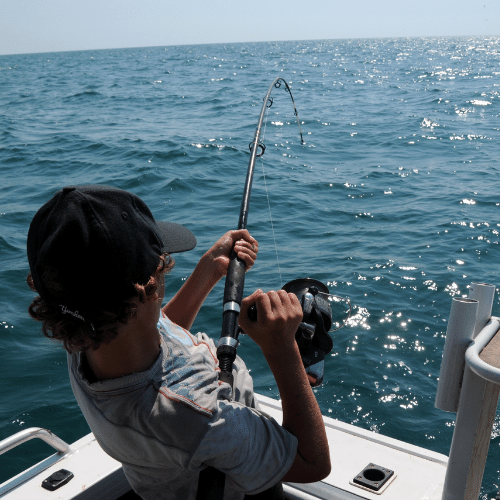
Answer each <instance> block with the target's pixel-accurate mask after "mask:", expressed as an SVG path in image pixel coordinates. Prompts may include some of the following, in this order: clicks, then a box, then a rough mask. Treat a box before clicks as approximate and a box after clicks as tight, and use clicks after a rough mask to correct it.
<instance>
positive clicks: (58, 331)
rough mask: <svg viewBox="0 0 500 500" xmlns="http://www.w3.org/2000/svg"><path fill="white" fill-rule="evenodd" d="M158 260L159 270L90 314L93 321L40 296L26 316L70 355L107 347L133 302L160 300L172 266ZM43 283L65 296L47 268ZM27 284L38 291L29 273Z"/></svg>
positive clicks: (130, 312)
mask: <svg viewBox="0 0 500 500" xmlns="http://www.w3.org/2000/svg"><path fill="white" fill-rule="evenodd" d="M159 260H160V262H159V265H158V268H157V269H156V271H155V272H154V273H153V274H152V275H151V277H150V278H149V281H148V282H147V283H146V284H145V285H138V284H136V285H134V286H133V287H130V293H129V294H128V295H129V296H128V297H126V298H125V299H124V300H123V301H121V302H120V303H118V304H115V305H114V306H113V305H111V306H106V309H103V310H100V311H99V312H98V313H95V314H92V318H86V317H84V316H82V315H81V314H79V313H78V311H75V312H73V311H69V310H68V309H66V308H65V307H64V306H63V305H61V304H49V303H46V302H45V301H44V300H43V299H42V297H40V296H37V297H35V299H34V300H33V302H32V303H31V304H30V306H29V307H28V312H29V315H30V316H31V317H32V318H33V319H34V320H36V321H40V322H41V323H42V332H43V334H44V335H45V336H46V337H48V338H50V339H54V340H58V341H60V342H62V344H63V347H64V349H66V351H68V352H69V353H71V352H75V351H85V350H87V349H97V348H98V347H99V346H100V345H101V343H105V344H107V343H108V342H110V341H111V340H113V339H114V338H115V337H116V336H117V335H118V325H119V324H120V323H121V324H125V323H127V322H128V321H129V319H131V318H133V317H134V316H135V315H136V313H137V300H136V299H138V300H139V301H140V302H142V303H145V302H146V301H155V300H158V299H159V293H158V292H159V289H160V287H162V286H164V276H165V274H166V273H168V272H169V271H170V270H171V269H172V268H173V267H174V264H175V261H174V259H173V258H172V257H171V256H170V255H169V254H163V255H160V256H159ZM42 280H43V281H44V283H45V284H49V286H50V288H51V291H52V292H53V293H54V294H55V295H59V296H61V297H64V290H63V287H62V285H61V283H60V281H59V280H58V277H57V272H55V271H54V270H53V269H50V268H48V269H46V270H45V272H44V273H43V276H42ZM26 282H27V283H28V286H29V287H30V288H31V290H33V291H34V292H36V291H37V290H36V289H35V286H34V283H33V278H32V276H31V273H29V274H28V277H27V278H26ZM61 301H64V299H61ZM68 312H69V314H67V313H68Z"/></svg>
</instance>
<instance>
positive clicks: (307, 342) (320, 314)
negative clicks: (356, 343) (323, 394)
mask: <svg viewBox="0 0 500 500" xmlns="http://www.w3.org/2000/svg"><path fill="white" fill-rule="evenodd" d="M283 290H285V291H286V292H288V293H294V294H295V295H296V296H297V298H298V299H299V301H300V304H301V306H302V312H303V314H304V316H303V318H302V322H301V323H300V325H299V328H298V330H297V332H296V334H295V340H296V342H297V345H298V347H299V351H300V356H301V358H302V363H303V364H304V368H305V369H306V374H307V378H308V379H309V383H310V384H311V386H312V387H317V386H319V385H321V384H322V382H323V377H324V373H325V356H326V355H327V354H328V353H329V352H330V351H331V350H332V349H333V340H332V338H331V337H330V335H329V333H328V332H329V331H330V329H331V327H332V309H331V307H330V302H329V301H328V298H329V297H330V291H329V290H328V287H327V286H326V285H325V284H323V283H321V281H318V280H315V279H312V278H300V279H296V280H293V281H289V282H288V283H286V284H285V285H284V286H283Z"/></svg>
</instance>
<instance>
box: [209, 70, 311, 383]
mask: <svg viewBox="0 0 500 500" xmlns="http://www.w3.org/2000/svg"><path fill="white" fill-rule="evenodd" d="M281 82H283V83H284V85H285V89H286V91H287V92H288V93H289V94H290V97H291V99H292V103H293V107H294V110H295V116H296V117H297V124H298V126H299V131H300V140H301V142H302V144H304V139H303V137H302V130H301V129H300V123H299V115H298V113H297V108H296V107H295V102H294V100H293V96H292V92H291V90H290V87H289V86H288V83H286V81H285V80H284V79H283V78H281V77H278V78H275V80H274V81H273V83H272V84H271V86H270V87H269V90H268V91H267V94H266V96H265V97H264V104H263V105H262V110H261V112H260V117H259V122H258V124H257V128H256V130H255V136H254V139H253V142H252V143H250V145H249V147H250V152H251V154H250V161H249V162H248V171H247V177H246V181H245V189H244V191H243V200H242V202H241V210H240V218H239V222H238V229H246V227H247V219H248V207H249V204H250V193H251V190H252V181H253V173H254V167H255V159H256V158H257V157H260V156H262V155H263V154H264V152H265V149H266V147H265V145H264V144H263V143H262V142H260V134H261V129H262V122H263V121H264V116H265V113H266V109H267V108H270V107H271V106H272V103H273V100H272V98H271V97H270V95H271V92H272V90H273V88H274V87H276V88H279V87H281ZM259 148H260V151H259ZM244 286H245V263H244V262H243V261H242V260H240V259H239V258H238V257H237V256H236V253H235V252H234V250H233V251H232V253H231V257H230V262H229V267H228V270H227V275H226V284H225V287H224V301H223V304H224V309H223V313H222V333H221V337H220V340H219V346H218V348H217V358H218V360H219V367H220V370H221V371H220V372H219V380H221V381H223V382H228V383H229V384H230V385H231V388H232V387H233V361H234V359H235V358H236V348H237V347H238V334H239V329H238V318H239V315H240V306H241V301H242V299H243V288H244Z"/></svg>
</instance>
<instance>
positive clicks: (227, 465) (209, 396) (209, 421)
mask: <svg viewBox="0 0 500 500" xmlns="http://www.w3.org/2000/svg"><path fill="white" fill-rule="evenodd" d="M158 330H159V332H160V337H161V352H160V354H159V356H158V359H157V360H156V361H155V363H154V364H153V366H151V368H150V369H149V370H146V371H144V372H141V373H134V374H132V375H126V376H124V377H120V378H116V379H111V380H104V381H100V382H95V383H90V382H89V381H88V380H87V378H86V376H85V373H86V371H85V358H84V356H82V354H81V353H73V354H71V355H69V356H68V364H69V373H70V380H71V385H72V387H73V392H74V394H75V397H76V399H77V401H78V404H79V406H80V408H81V410H82V412H83V414H84V416H85V419H86V420H87V422H88V424H89V426H90V428H91V430H92V432H93V433H94V435H95V437H96V439H97V441H98V442H99V444H100V445H101V447H102V448H103V450H104V451H105V452H106V453H108V454H109V455H111V456H112V457H113V458H115V459H116V460H118V461H119V462H121V463H122V464H123V470H124V472H125V475H126V476H127V479H128V480H129V482H130V484H131V486H132V487H133V489H134V490H135V492H136V493H137V494H139V495H140V496H141V497H142V498H144V499H147V500H152V499H182V500H188V499H191V498H193V499H194V498H195V496H196V489H197V486H198V476H199V472H200V470H202V469H204V468H205V467H207V466H212V467H215V468H216V469H219V470H221V471H222V472H224V473H225V474H226V488H225V495H224V499H231V500H233V499H235V500H236V499H242V498H243V497H244V494H245V493H248V494H256V493H259V492H261V491H264V490H266V489H267V488H269V487H271V486H273V485H274V484H276V483H277V482H278V481H279V480H280V479H281V478H282V477H283V476H284V475H285V473H286V472H287V471H288V470H289V468H290V467H291V465H292V463H293V460H294V458H295V454H296V451H297V439H296V438H295V437H294V436H293V435H291V434H290V433H289V432H287V431H286V430H285V429H283V427H281V426H280V425H279V424H278V423H277V422H276V421H275V420H274V419H273V418H271V417H269V416H268V415H266V414H265V413H263V412H261V411H260V410H259V409H258V404H257V402H256V400H255V397H254V393H253V383H252V378H251V377H250V375H249V373H248V370H247V369H246V366H245V364H244V363H243V361H242V360H241V359H240V358H238V357H237V359H236V360H235V363H234V370H233V374H234V397H233V401H228V397H229V394H230V388H229V385H228V384H226V383H222V382H220V381H219V380H218V377H217V374H218V371H219V368H218V362H217V356H216V349H215V346H214V343H213V341H212V340H211V339H210V338H209V337H208V336H207V335H205V334H203V333H198V334H197V335H192V334H191V333H189V332H187V331H186V330H184V329H182V328H181V327H179V326H178V325H176V324H174V323H172V322H171V321H170V320H169V319H168V318H166V317H163V318H161V319H160V320H159V322H158ZM82 363H83V364H82Z"/></svg>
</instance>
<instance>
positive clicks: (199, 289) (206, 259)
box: [162, 229, 259, 330]
mask: <svg viewBox="0 0 500 500" xmlns="http://www.w3.org/2000/svg"><path fill="white" fill-rule="evenodd" d="M233 248H234V251H235V252H236V254H237V255H238V257H239V258H240V259H241V260H243V262H245V264H246V269H247V271H248V269H250V268H251V267H252V266H253V264H254V262H255V259H256V258H257V252H258V251H259V244H258V243H257V240H256V239H255V238H253V237H252V236H250V233H249V232H248V231H247V230H246V229H239V230H236V231H228V232H227V233H226V234H225V235H224V236H222V238H220V239H219V240H218V241H217V242H216V243H215V244H214V245H213V246H212V248H210V249H209V250H208V251H207V252H206V253H205V254H204V255H203V257H202V258H201V259H200V261H199V262H198V264H197V265H196V267H195V269H194V271H193V273H192V274H191V276H189V278H188V279H187V280H186V282H185V283H184V285H182V287H181V288H180V290H179V291H178V292H177V293H176V294H175V296H174V297H173V298H172V299H171V300H170V301H169V302H168V303H167V304H166V305H165V306H164V307H163V309H162V311H163V313H164V314H165V315H166V316H168V318H169V319H170V320H172V321H173V322H174V323H177V324H178V325H179V326H182V327H183V328H185V329H186V330H189V329H190V328H191V325H192V324H193V322H194V320H195V318H196V315H197V314H198V311H199V310H200V308H201V306H202V304H203V302H204V301H205V299H206V298H207V296H208V294H209V293H210V292H211V291H212V289H213V287H214V286H215V285H216V284H217V283H218V282H219V280H220V279H221V278H223V277H224V276H225V275H226V273H227V268H228V265H229V257H230V255H231V251H232V250H233Z"/></svg>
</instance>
